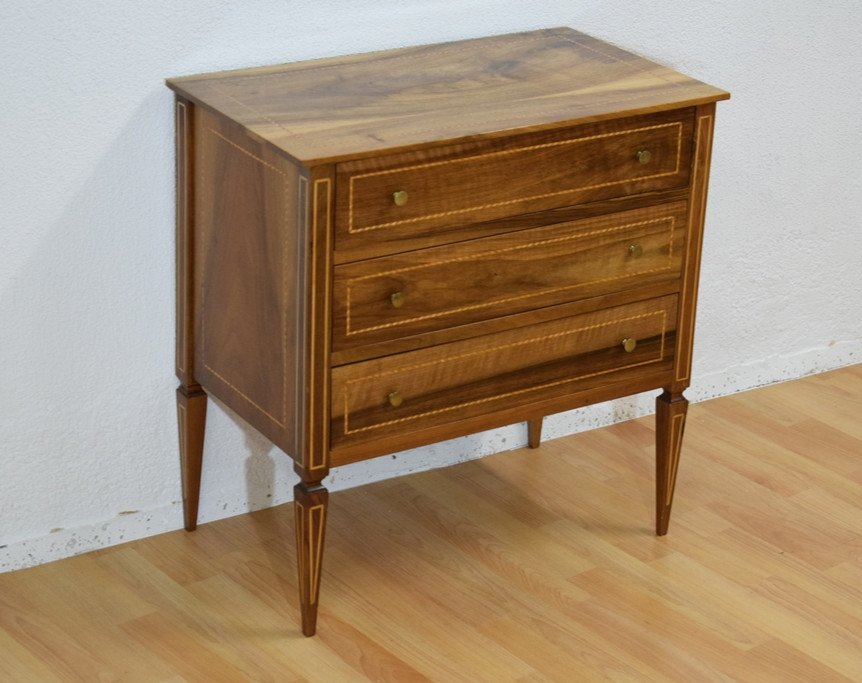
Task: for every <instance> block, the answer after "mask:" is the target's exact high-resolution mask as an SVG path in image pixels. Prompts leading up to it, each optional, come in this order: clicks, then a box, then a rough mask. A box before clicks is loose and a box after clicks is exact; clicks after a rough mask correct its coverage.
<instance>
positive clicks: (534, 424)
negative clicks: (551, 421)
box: [527, 417, 545, 448]
mask: <svg viewBox="0 0 862 683" xmlns="http://www.w3.org/2000/svg"><path fill="white" fill-rule="evenodd" d="M544 419H545V418H544V417H534V418H533V419H532V420H527V443H528V444H529V445H530V448H538V447H539V444H540V443H542V422H543V421H544Z"/></svg>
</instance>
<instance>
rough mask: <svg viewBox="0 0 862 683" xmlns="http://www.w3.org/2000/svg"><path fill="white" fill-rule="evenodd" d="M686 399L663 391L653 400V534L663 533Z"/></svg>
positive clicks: (665, 527)
mask: <svg viewBox="0 0 862 683" xmlns="http://www.w3.org/2000/svg"><path fill="white" fill-rule="evenodd" d="M687 411H688V399H686V398H685V397H684V396H683V395H682V393H678V394H672V393H670V392H669V391H665V392H664V393H663V394H662V395H661V396H659V397H658V398H657V399H656V424H655V427H656V439H655V446H656V461H655V464H656V467H655V475H656V478H655V532H656V534H657V535H658V536H664V535H665V534H666V533H667V525H668V522H669V521H670V509H671V505H673V490H674V486H675V484H676V472H677V469H678V468H679V453H680V449H681V447H682V434H683V430H684V429H685V415H686V412H687Z"/></svg>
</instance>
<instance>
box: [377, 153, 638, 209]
mask: <svg viewBox="0 0 862 683" xmlns="http://www.w3.org/2000/svg"><path fill="white" fill-rule="evenodd" d="M641 163H644V162H641ZM392 201H394V202H395V206H404V205H405V204H406V203H407V193H406V192H405V191H404V190H398V192H393V193H392Z"/></svg>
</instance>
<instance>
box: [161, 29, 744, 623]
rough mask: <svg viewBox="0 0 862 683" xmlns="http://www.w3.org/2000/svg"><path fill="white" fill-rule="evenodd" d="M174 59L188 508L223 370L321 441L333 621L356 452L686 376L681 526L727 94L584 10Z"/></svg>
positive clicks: (237, 397)
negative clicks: (639, 48)
mask: <svg viewBox="0 0 862 683" xmlns="http://www.w3.org/2000/svg"><path fill="white" fill-rule="evenodd" d="M168 84H169V85H170V87H171V88H173V90H174V91H175V92H176V126H177V376H178V377H179V379H180V387H179V389H178V393H177V397H178V403H177V405H178V415H179V426H180V453H181V462H182V474H183V502H184V509H185V525H186V528H187V529H189V530H191V529H193V528H194V527H195V525H196V519H197V507H198V493H199V486H200V474H201V463H202V452H203V433H204V420H205V415H206V397H207V394H211V395H213V396H216V397H218V398H219V399H220V400H221V401H222V402H223V403H224V404H226V405H227V406H229V407H230V408H232V409H233V410H234V411H235V412H236V413H238V414H239V415H240V416H242V417H243V418H244V419H246V420H247V421H248V422H249V423H250V424H251V425H252V426H254V427H255V428H256V429H258V430H259V431H260V432H262V433H263V434H265V435H266V436H267V437H268V438H270V439H271V440H272V441H273V442H274V443H275V444H276V445H278V446H279V447H280V448H281V449H283V450H284V451H285V452H286V453H287V454H288V455H290V456H291V457H292V458H293V459H294V461H295V469H296V471H297V473H298V474H299V476H300V479H301V481H300V483H299V484H298V485H297V486H296V489H295V509H296V530H297V561H298V565H299V586H300V602H301V607H302V619H303V632H304V633H305V634H307V635H310V634H312V633H314V630H315V624H316V614H317V598H318V589H319V582H320V569H321V559H322V555H323V538H324V529H325V519H326V509H327V505H328V493H327V491H326V489H325V487H324V486H323V484H322V481H323V479H324V478H325V477H326V475H327V473H328V471H329V468H330V467H332V466H336V465H344V464H347V463H351V462H356V461H359V460H363V459H367V458H371V457H375V456H378V455H382V454H385V453H390V452H393V451H396V450H401V449H405V448H409V447H415V446H419V445H423V444H428V443H431V442H434V441H437V440H441V439H446V438H451V437H454V436H459V435H463V434H468V433H471V432H475V431H479V430H483V429H489V428H494V427H499V426H502V425H505V424H508V423H512V422H518V421H523V420H526V421H527V422H528V425H529V436H530V445H531V446H533V447H536V446H538V444H539V441H540V433H541V422H542V418H543V416H545V415H547V414H550V413H553V412H558V411H562V410H568V409H572V408H576V407H579V406H583V405H586V404H589V403H594V402H598V401H603V400H607V399H612V398H618V397H621V396H625V395H629V394H633V393H636V392H641V391H646V390H650V389H658V388H661V389H664V393H663V394H662V395H661V396H660V397H659V398H658V400H657V444H656V446H657V451H656V452H657V458H656V463H657V467H656V529H657V532H658V533H659V534H664V533H666V531H667V524H668V518H669V515H670V508H671V502H672V496H673V490H674V481H675V477H676V469H677V463H678V460H679V451H680V445H681V440H682V433H683V424H684V421H685V414H686V407H687V401H686V399H685V398H684V397H683V394H682V392H683V390H684V389H685V388H686V387H687V386H688V384H689V377H690V369H691V360H692V340H693V329H694V315H695V301H696V296H697V281H698V271H699V262H700V247H701V237H702V231H703V218H704V212H705V202H706V189H707V176H708V170H709V158H710V150H711V141H712V131H713V118H714V109H715V102H716V101H718V100H721V99H725V98H727V97H728V95H727V93H725V92H723V91H721V90H718V89H716V88H713V87H711V86H708V85H705V84H703V83H700V82H698V81H695V80H693V79H690V78H687V77H685V76H683V75H681V74H678V73H676V72H674V71H671V70H670V69H667V68H664V67H661V66H659V65H656V64H653V63H651V62H649V61H647V60H645V59H642V58H640V57H637V56H635V55H632V54H630V53H627V52H624V51H622V50H620V49H618V48H616V47H613V46H611V45H608V44H606V43H603V42H601V41H599V40H596V39H594V38H591V37H589V36H586V35H584V34H581V33H578V32H576V31H573V30H571V29H566V28H560V29H549V30H543V31H534V32H530V33H521V34H513V35H507V36H497V37H493V38H485V39H479V40H471V41H462V42H459V43H450V44H446V45H437V46H424V47H417V48H408V49H403V50H395V51H389V52H382V53H375V54H370V55H359V56H352V57H345V58H338V59H326V60H319V61H313V62H304V63H298V64H287V65H282V66H275V67H266V68H260V69H249V70H244V71H235V72H226V73H221V74H206V75H201V76H192V77H185V78H177V79H172V80H170V81H169V82H168Z"/></svg>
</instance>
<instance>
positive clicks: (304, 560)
mask: <svg viewBox="0 0 862 683" xmlns="http://www.w3.org/2000/svg"><path fill="white" fill-rule="evenodd" d="M328 503H329V491H327V490H326V488H325V487H324V486H322V485H321V484H320V482H313V483H306V482H300V483H299V484H297V485H296V486H295V487H294V489H293V506H294V511H295V513H296V561H297V567H298V569H299V605H300V610H301V611H302V633H303V634H304V635H306V636H313V635H314V632H315V630H316V629H317V596H318V594H319V592H320V570H321V566H322V562H323V537H324V533H325V532H326V507H327V504H328Z"/></svg>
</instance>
